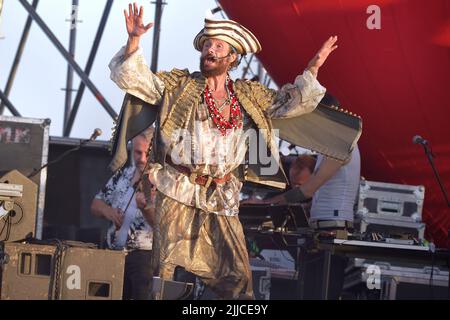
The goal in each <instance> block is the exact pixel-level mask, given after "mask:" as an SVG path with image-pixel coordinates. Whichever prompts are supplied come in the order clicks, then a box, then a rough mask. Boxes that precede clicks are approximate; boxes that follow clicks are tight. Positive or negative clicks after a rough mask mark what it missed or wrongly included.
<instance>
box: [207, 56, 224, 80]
mask: <svg viewBox="0 0 450 320" xmlns="http://www.w3.org/2000/svg"><path fill="white" fill-rule="evenodd" d="M211 58H214V57H213V56H211V55H207V56H204V57H200V71H201V72H202V74H203V75H204V76H205V77H207V78H209V77H215V76H218V75H221V74H224V73H227V71H228V67H229V64H228V63H227V62H226V60H227V59H220V60H216V61H214V62H213V65H211V64H207V61H212V59H211Z"/></svg>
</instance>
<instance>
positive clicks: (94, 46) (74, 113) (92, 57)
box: [64, 0, 114, 137]
mask: <svg viewBox="0 0 450 320" xmlns="http://www.w3.org/2000/svg"><path fill="white" fill-rule="evenodd" d="M113 2H114V0H108V1H107V2H106V5H105V9H104V10H103V14H102V18H101V20H100V24H99V26H98V29H97V34H96V35H95V39H94V43H93V44H92V48H91V52H90V53H89V58H88V61H87V63H86V67H85V69H84V72H85V73H86V74H87V75H88V76H89V74H90V73H91V70H92V66H93V64H94V60H95V56H96V55H97V50H98V47H99V45H100V41H101V39H102V36H103V32H104V30H105V26H106V22H107V21H108V17H109V13H110V12H111V7H112V5H113ZM85 88H86V85H85V84H84V83H83V82H81V83H80V86H79V87H78V91H77V96H76V97H75V101H74V103H73V107H72V111H70V115H69V118H68V120H67V124H66V126H65V129H64V136H65V137H68V136H70V132H71V131H72V127H73V123H74V121H75V117H76V116H77V113H78V108H79V107H80V103H81V99H82V98H83V94H84V89H85Z"/></svg>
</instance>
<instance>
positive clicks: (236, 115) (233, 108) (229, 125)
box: [203, 78, 242, 136]
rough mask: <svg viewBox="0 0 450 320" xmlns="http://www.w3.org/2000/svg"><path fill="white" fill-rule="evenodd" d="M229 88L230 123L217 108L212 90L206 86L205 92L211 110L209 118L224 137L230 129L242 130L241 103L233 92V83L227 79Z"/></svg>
mask: <svg viewBox="0 0 450 320" xmlns="http://www.w3.org/2000/svg"><path fill="white" fill-rule="evenodd" d="M226 85H227V88H228V90H229V93H230V98H231V102H230V121H227V120H225V119H224V117H223V116H222V114H221V113H220V111H219V110H218V108H217V105H216V102H215V101H214V99H213V97H212V94H211V90H210V89H209V87H208V85H206V88H205V91H204V93H203V94H204V97H205V102H206V105H207V106H208V110H209V116H210V118H211V119H212V120H213V122H214V124H215V125H216V127H217V129H219V130H220V132H221V133H222V135H223V136H225V135H226V134H227V130H228V129H234V128H241V127H242V113H241V108H240V107H239V102H238V100H237V98H236V96H235V94H234V91H233V83H232V81H231V80H230V79H229V78H227V84H226Z"/></svg>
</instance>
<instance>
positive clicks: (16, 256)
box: [1, 243, 125, 300]
mask: <svg viewBox="0 0 450 320" xmlns="http://www.w3.org/2000/svg"><path fill="white" fill-rule="evenodd" d="M4 255H5V259H4V261H5V262H6V263H5V264H4V266H3V276H2V286H1V299H2V300H50V299H58V300H119V299H122V289H123V277H124V266H125V252H123V251H112V250H99V249H93V248H90V247H87V246H86V245H84V246H81V244H79V246H76V245H73V244H72V245H68V244H67V243H61V244H60V245H41V244H23V243H5V244H4Z"/></svg>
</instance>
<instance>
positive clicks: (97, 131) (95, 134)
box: [89, 128, 103, 141]
mask: <svg viewBox="0 0 450 320" xmlns="http://www.w3.org/2000/svg"><path fill="white" fill-rule="evenodd" d="M102 133H103V132H102V129H100V128H95V130H94V132H92V134H91V137H90V138H89V141H94V140H95V139H97V138H98V137H99V136H101V135H102Z"/></svg>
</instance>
